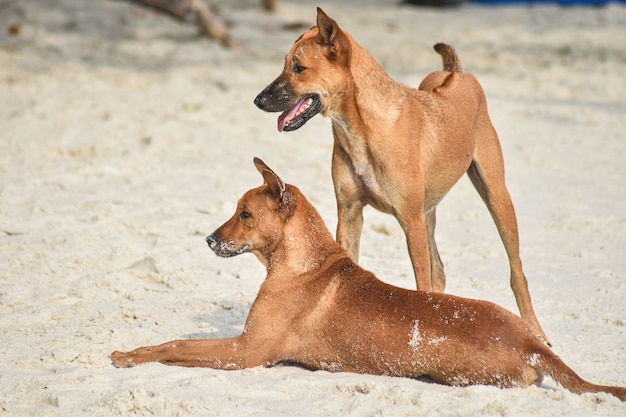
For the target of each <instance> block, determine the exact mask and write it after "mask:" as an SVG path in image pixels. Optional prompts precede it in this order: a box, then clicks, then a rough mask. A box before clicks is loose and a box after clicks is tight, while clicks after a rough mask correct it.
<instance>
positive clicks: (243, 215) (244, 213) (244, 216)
mask: <svg viewBox="0 0 626 417" xmlns="http://www.w3.org/2000/svg"><path fill="white" fill-rule="evenodd" d="M250 217H252V214H250V213H249V212H247V211H242V212H241V213H239V218H240V219H248V218H250Z"/></svg>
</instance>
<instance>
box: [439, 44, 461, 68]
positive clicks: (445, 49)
mask: <svg viewBox="0 0 626 417" xmlns="http://www.w3.org/2000/svg"><path fill="white" fill-rule="evenodd" d="M433 48H435V51H436V52H437V53H438V54H439V55H441V59H442V60H443V70H444V71H450V72H463V69H462V68H461V61H460V60H459V57H458V56H457V54H456V52H455V51H454V48H453V47H451V46H450V45H447V44H445V43H437V44H435V46H433Z"/></svg>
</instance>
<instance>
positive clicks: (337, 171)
mask: <svg viewBox="0 0 626 417" xmlns="http://www.w3.org/2000/svg"><path fill="white" fill-rule="evenodd" d="M332 177H333V186H334V187H335V197H336V198H337V235H336V239H337V242H338V243H339V244H340V245H341V246H342V247H343V248H344V249H346V250H347V251H348V253H349V254H350V258H351V259H352V260H353V261H354V262H358V260H359V242H360V240H361V230H362V229H363V207H364V203H363V202H362V191H361V188H360V186H359V184H358V183H357V181H356V178H355V174H354V173H353V171H352V168H351V162H350V158H349V157H348V155H347V154H346V153H345V151H344V150H343V149H341V148H340V147H339V146H338V145H337V144H336V143H335V147H334V149H333V157H332Z"/></svg>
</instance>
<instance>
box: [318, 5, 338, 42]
mask: <svg viewBox="0 0 626 417" xmlns="http://www.w3.org/2000/svg"><path fill="white" fill-rule="evenodd" d="M317 29H318V30H319V35H318V39H319V40H320V43H321V44H322V45H328V46H331V45H332V44H333V43H334V41H335V36H336V35H337V30H338V29H339V26H337V22H335V21H334V20H333V19H331V18H330V17H328V15H327V14H326V13H324V10H322V9H321V8H320V7H318V8H317Z"/></svg>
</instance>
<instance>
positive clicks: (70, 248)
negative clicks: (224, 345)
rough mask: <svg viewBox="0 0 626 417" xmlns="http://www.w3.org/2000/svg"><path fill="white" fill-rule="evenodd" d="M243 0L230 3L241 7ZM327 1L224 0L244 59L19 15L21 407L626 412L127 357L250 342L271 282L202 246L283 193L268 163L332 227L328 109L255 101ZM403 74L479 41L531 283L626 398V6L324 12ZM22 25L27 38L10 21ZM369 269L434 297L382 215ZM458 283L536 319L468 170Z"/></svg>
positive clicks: (6, 68)
mask: <svg viewBox="0 0 626 417" xmlns="http://www.w3.org/2000/svg"><path fill="white" fill-rule="evenodd" d="M223 3H226V2H223ZM315 4H316V3H315V2H310V1H305V2H303V1H299V0H298V1H296V0H293V1H286V0H281V1H280V6H281V7H280V10H279V12H278V13H277V14H275V15H268V14H265V13H262V12H261V11H260V10H259V8H258V2H257V1H253V0H246V1H243V0H239V1H235V2H229V4H228V5H227V6H223V7H222V13H223V15H224V16H226V17H227V18H228V20H229V21H230V22H231V23H232V33H233V36H234V38H235V40H236V41H237V42H238V43H239V44H240V48H239V49H238V50H235V51H229V50H225V49H223V48H222V47H221V46H219V45H217V44H215V43H213V42H211V41H209V40H206V39H200V38H197V37H196V36H195V33H196V30H195V28H194V27H191V26H185V25H181V24H178V23H176V22H174V21H172V20H170V19H169V18H166V17H162V16H159V15H156V14H154V13H152V12H149V11H145V10H143V9H139V8H136V7H133V6H131V5H129V4H127V3H124V2H109V1H90V2H86V1H80V0H58V1H54V2H52V1H49V2H40V1H35V0H21V1H19V2H17V1H7V0H3V1H0V31H1V32H0V285H1V286H0V335H1V339H0V341H1V344H0V415H3V416H4V415H7V416H64V417H68V416H70V417H71V416H111V415H141V416H143V415H157V416H218V415H219V416H252V415H254V416H292V417H293V416H322V415H324V416H339V415H352V416H377V415H383V416H400V415H411V416H421V415H424V416H426V415H428V416H486V415H487V416H494V415H495V416H516V417H518V416H533V417H535V416H624V415H626V406H625V405H624V404H622V403H620V402H619V401H618V400H617V399H615V398H613V397H611V396H609V395H604V394H602V395H591V394H586V395H581V396H579V395H574V394H571V393H569V392H567V391H565V390H563V389H562V388H560V387H558V386H557V385H556V384H555V383H554V382H553V381H552V380H550V379H546V380H545V381H544V383H543V384H542V385H541V386H540V387H531V388H528V389H510V390H500V389H497V388H492V387H482V386H478V387H470V388H452V387H446V386H442V385H437V384H428V383H425V382H421V381H416V380H410V379H401V378H389V377H377V376H367V375H353V374H346V373H343V374H329V373H326V372H310V371H306V370H303V369H299V368H295V367H277V368H273V369H249V370H245V371H216V370H211V369H185V368H176V367H167V366H164V365H160V364H149V365H144V366H139V367H137V368H134V369H116V368H114V367H112V366H111V365H110V361H109V359H108V355H109V353H110V352H111V351H113V350H129V349H132V348H134V347H138V346H143V345H149V344H158V343H161V342H165V341H167V340H172V339H176V338H217V337H225V336H232V335H236V334H238V333H239V332H240V331H241V329H242V325H243V322H244V319H245V317H246V315H247V312H248V309H249V307H250V303H251V302H252V300H253V299H254V297H255V294H256V291H257V289H258V287H259V284H260V282H261V280H262V279H263V277H264V270H263V268H262V266H261V265H260V264H259V263H258V261H257V260H256V259H255V258H254V257H253V256H252V255H243V256H240V257H237V258H234V259H220V258H217V257H216V256H215V255H214V254H213V253H212V252H210V250H209V249H208V248H207V246H206V244H205V242H204V237H205V235H207V234H208V233H210V232H211V231H213V230H214V229H215V228H217V227H218V226H219V225H221V224H222V223H223V222H224V221H226V219H227V218H229V217H230V216H231V214H232V212H233V210H234V207H235V202H236V200H237V198H238V197H239V196H240V195H241V194H242V193H243V192H245V191H246V190H247V189H249V188H252V187H256V186H258V185H259V184H261V178H260V176H259V175H258V173H257V172H256V170H255V169H254V167H253V165H252V157H253V156H259V157H261V158H262V159H264V160H265V162H267V163H268V164H269V165H270V166H271V167H272V168H274V169H275V170H276V171H277V172H278V173H279V174H280V175H281V176H282V177H283V178H284V179H285V180H286V181H287V182H290V183H293V184H296V185H297V186H299V187H300V188H301V189H302V191H303V192H304V193H305V194H306V195H307V196H308V198H309V199H310V200H311V201H312V202H313V203H314V204H315V205H316V206H317V208H318V209H319V210H320V212H321V213H322V215H323V217H324V218H325V219H326V222H327V224H328V225H329V227H330V228H331V229H333V230H334V228H335V224H336V214H335V201H334V195H333V191H332V182H331V178H330V153H331V147H332V137H331V132H330V121H329V120H327V119H324V118H323V117H321V116H318V117H316V118H314V119H313V120H311V121H310V122H309V123H308V124H307V125H306V126H304V127H303V128H301V129H300V130H298V131H297V132H294V133H282V134H279V133H278V132H277V130H276V117H277V114H267V113H263V112H261V111H260V110H258V109H256V108H255V106H254V105H253V104H252V100H253V98H254V97H255V95H256V94H257V93H258V92H259V91H260V90H261V89H262V88H263V87H265V85H267V84H268V83H269V82H270V81H272V80H273V79H274V78H275V76H276V75H278V73H279V71H280V69H281V68H282V59H283V56H284V54H285V53H286V52H287V50H288V49H289V47H290V46H291V44H292V43H293V41H294V40H295V38H296V37H297V36H298V35H299V33H300V32H301V29H298V30H296V31H288V30H283V29H281V26H282V25H283V24H284V23H293V22H303V23H304V24H305V26H307V27H308V26H310V25H312V24H313V23H314V19H315V8H314V6H315ZM320 5H321V6H322V7H324V8H325V10H326V11H327V12H328V13H329V14H330V15H331V16H333V17H335V18H336V19H337V20H338V21H339V23H340V25H342V26H343V27H344V28H345V29H347V30H348V31H349V32H351V33H352V34H353V35H354V37H355V38H356V39H357V40H358V41H359V42H360V43H361V44H362V45H363V46H365V47H366V48H367V49H368V50H370V52H371V53H372V54H373V55H374V56H375V57H376V59H378V60H379V62H381V64H382V65H383V66H384V67H385V68H386V69H387V70H388V71H389V72H390V73H391V74H392V75H393V76H394V77H395V78H397V79H399V80H402V81H404V82H407V83H409V84H412V85H417V84H418V83H419V81H420V80H421V78H422V77H424V76H425V75H426V74H427V73H428V72H430V71H431V70H434V69H437V68H439V67H440V65H441V64H440V60H439V56H438V55H436V54H435V53H434V52H433V51H432V45H433V44H434V43H436V42H438V41H445V42H448V43H450V44H452V45H453V46H455V47H456V49H457V51H458V53H459V55H460V57H461V61H462V63H463V65H464V69H465V70H466V71H468V72H473V73H474V74H476V75H477V77H478V78H479V80H481V82H482V83H483V86H484V88H485V90H486V93H487V96H488V100H489V105H490V112H491V115H492V119H493V121H494V124H495V126H496V128H497V129H498V131H499V134H500V137H501V140H502V145H503V148H504V153H505V159H506V166H507V175H508V176H507V181H508V185H509V189H510V191H511V194H512V196H513V200H514V202H515V205H516V208H517V214H518V218H519V226H520V232H521V244H522V259H523V260H524V262H525V263H524V265H525V271H526V274H527V276H528V279H529V281H530V288H531V294H532V296H533V300H534V305H535V308H536V310H537V314H538V316H539V319H540V321H541V323H542V324H543V326H544V329H545V330H546V331H547V332H548V334H549V335H550V337H551V339H552V342H553V343H554V350H555V352H557V353H558V354H559V355H560V356H561V357H562V358H563V359H564V360H565V361H566V362H567V363H568V364H569V365H570V366H571V367H573V368H574V369H575V370H576V371H577V372H579V373H580V375H581V376H583V377H585V378H586V379H589V380H591V381H593V382H597V383H603V384H611V385H622V386H624V385H626V329H625V327H624V322H625V321H626V307H625V305H626V255H625V254H624V250H625V248H626V163H624V160H623V159H624V154H626V134H625V133H624V121H625V120H626V76H625V75H626V73H625V68H626V49H625V47H624V40H625V39H626V7H625V6H619V5H611V6H609V7H604V8H559V7H556V6H549V5H548V6H537V7H530V8H529V7H503V8H484V7H477V6H468V7H465V8H462V9H457V10H446V11H441V10H432V9H417V8H410V7H399V6H398V5H397V4H396V0H388V1H384V2H381V1H374V0H369V1H366V2H362V1H357V0H353V1H346V2H342V3H341V5H336V4H333V3H331V2H321V4H320ZM16 23H18V24H19V25H20V29H21V30H20V33H19V35H18V36H8V35H7V28H8V27H9V26H10V25H12V24H16ZM365 220H366V224H365V230H364V235H363V239H362V259H361V263H362V264H363V265H364V266H365V267H367V268H368V269H371V270H373V271H375V272H376V273H377V274H378V275H379V276H380V277H381V278H382V279H384V280H385V281H387V282H391V283H394V284H396V285H399V286H403V287H407V288H414V281H413V277H412V273H411V271H410V266H409V262H408V256H407V252H406V248H405V244H404V237H403V235H402V233H401V231H400V229H399V227H398V226H397V224H396V222H395V220H394V219H393V218H392V217H390V216H385V215H382V214H380V213H377V212H375V211H373V210H368V211H367V212H366V219H365ZM438 241H439V248H440V251H441V255H442V258H443V260H444V262H445V264H446V270H447V274H448V279H449V280H448V287H447V290H448V292H450V293H453V294H458V295H463V296H468V297H474V298H482V299H487V300H491V301H494V302H497V303H499V304H501V305H503V306H505V307H507V308H509V309H513V310H514V311H517V310H516V309H515V305H514V302H513V296H512V292H511V290H510V289H509V286H508V264H507V261H506V257H505V254H504V250H503V246H502V244H501V243H500V240H499V238H498V236H497V232H496V230H495V227H494V226H493V222H492V221H491V219H490V218H489V215H488V213H487V210H486V208H485V207H484V206H483V204H482V202H481V201H480V199H479V198H478V196H477V194H476V192H475V191H474V190H473V189H472V187H471V185H470V184H469V181H467V180H466V179H465V178H464V179H462V180H461V181H460V183H459V184H458V185H457V186H456V187H455V188H454V189H453V191H452V192H451V193H450V195H449V196H448V197H447V198H446V200H445V201H444V202H443V203H442V205H441V207H440V210H439V228H438Z"/></svg>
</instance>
